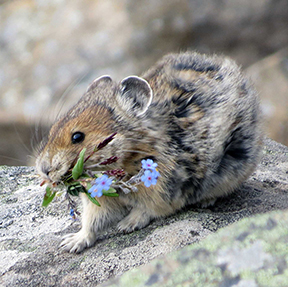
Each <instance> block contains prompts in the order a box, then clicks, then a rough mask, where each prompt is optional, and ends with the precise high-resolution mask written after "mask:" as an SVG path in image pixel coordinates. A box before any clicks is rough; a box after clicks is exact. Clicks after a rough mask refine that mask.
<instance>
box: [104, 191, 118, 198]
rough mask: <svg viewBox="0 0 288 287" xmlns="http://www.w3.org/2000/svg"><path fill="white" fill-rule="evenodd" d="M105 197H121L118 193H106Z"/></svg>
mask: <svg viewBox="0 0 288 287" xmlns="http://www.w3.org/2000/svg"><path fill="white" fill-rule="evenodd" d="M103 195H105V196H109V197H118V196H119V194H118V193H104V192H103Z"/></svg>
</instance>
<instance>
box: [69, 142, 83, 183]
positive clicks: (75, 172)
mask: <svg viewBox="0 0 288 287" xmlns="http://www.w3.org/2000/svg"><path fill="white" fill-rule="evenodd" d="M85 151H86V148H83V149H82V150H81V152H80V154H79V158H78V160H77V163H76V164H75V165H74V167H73V169H72V177H73V179H75V180H77V179H78V178H79V177H80V176H81V175H82V173H83V166H84V155H85Z"/></svg>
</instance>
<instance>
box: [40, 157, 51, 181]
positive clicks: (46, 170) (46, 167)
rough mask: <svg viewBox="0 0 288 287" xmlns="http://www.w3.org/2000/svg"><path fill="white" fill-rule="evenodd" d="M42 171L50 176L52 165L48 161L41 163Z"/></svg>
mask: <svg viewBox="0 0 288 287" xmlns="http://www.w3.org/2000/svg"><path fill="white" fill-rule="evenodd" d="M41 171H42V172H43V173H44V174H45V175H47V177H48V178H49V173H50V171H51V167H50V165H49V163H48V162H46V161H44V162H42V163H41Z"/></svg>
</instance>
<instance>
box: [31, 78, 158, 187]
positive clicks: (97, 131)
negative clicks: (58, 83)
mask: <svg viewBox="0 0 288 287" xmlns="http://www.w3.org/2000/svg"><path fill="white" fill-rule="evenodd" d="M152 98H153V93H152V90H151V87H150V85H149V83H148V82H147V81H146V80H144V79H142V78H139V77H136V76H130V77H127V78H125V79H124V80H122V81H121V83H120V84H117V83H115V82H113V81H112V79H111V78H110V77H109V76H103V77H100V78H98V79H96V80H94V81H93V83H92V84H91V85H90V86H89V87H88V89H87V91H86V93H85V94H84V95H83V96H82V97H81V99H80V100H79V101H78V103H77V104H76V105H75V106H74V107H72V108H71V109H70V110H69V111H68V112H67V113H66V114H65V115H64V116H63V117H62V118H60V119H59V120H58V121H56V122H55V123H54V124H53V126H52V128H51V130H50V133H49V136H48V139H47V141H46V142H45V143H44V144H42V146H43V148H42V150H41V152H40V154H39V156H38V157H37V160H36V169H37V172H38V174H39V175H40V176H41V178H42V179H43V180H44V181H45V182H49V183H56V184H57V183H59V182H60V181H61V178H62V177H63V176H64V175H65V174H66V173H67V172H68V170H69V169H70V168H71V167H72V166H73V165H74V164H75V163H76V160H77V158H78V155H79V153H80V151H81V150H82V149H83V148H86V155H87V156H89V155H90V154H92V152H93V150H94V149H95V147H97V146H98V144H99V143H100V142H102V141H103V140H104V139H105V138H107V137H109V136H110V135H111V134H113V133H117V134H116V136H115V139H114V140H113V141H111V142H110V143H109V144H108V145H107V146H105V147H104V148H103V149H101V150H100V151H99V152H97V153H95V154H93V156H91V157H90V158H89V160H88V162H87V164H89V161H90V162H91V164H93V163H95V162H97V163H99V162H101V161H102V160H105V159H107V158H109V157H111V156H117V157H119V158H120V161H118V162H117V164H118V165H121V156H122V154H123V150H124V149H129V147H127V145H128V142H129V141H127V140H125V127H127V129H129V128H130V129H133V127H135V123H137V122H139V121H141V119H143V117H145V114H146V111H147V110H148V108H149V106H150V104H151V102H152Z"/></svg>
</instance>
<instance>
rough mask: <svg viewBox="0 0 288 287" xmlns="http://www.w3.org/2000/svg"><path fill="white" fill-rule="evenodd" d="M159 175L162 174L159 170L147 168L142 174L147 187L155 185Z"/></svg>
mask: <svg viewBox="0 0 288 287" xmlns="http://www.w3.org/2000/svg"><path fill="white" fill-rule="evenodd" d="M159 176H160V174H159V172H158V171H157V170H153V171H151V170H145V172H144V174H143V175H142V176H141V180H142V181H143V182H144V185H145V186H146V187H150V185H151V184H153V185H155V184H156V183H157V179H158V177H159Z"/></svg>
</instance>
